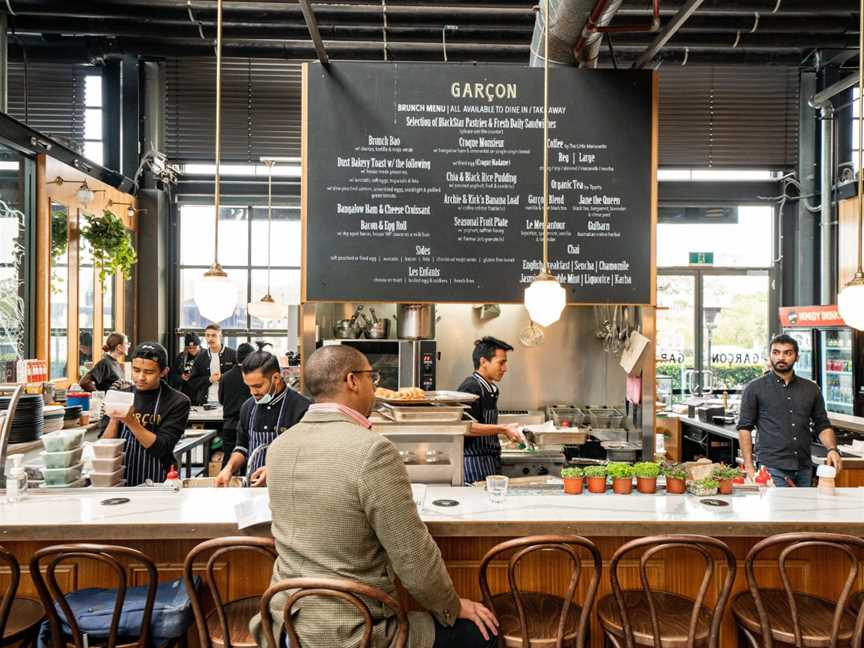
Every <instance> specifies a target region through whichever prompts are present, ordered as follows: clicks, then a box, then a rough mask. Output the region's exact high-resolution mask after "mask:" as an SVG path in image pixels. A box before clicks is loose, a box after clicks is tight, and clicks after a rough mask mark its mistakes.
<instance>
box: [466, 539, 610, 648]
mask: <svg viewBox="0 0 864 648" xmlns="http://www.w3.org/2000/svg"><path fill="white" fill-rule="evenodd" d="M580 549H581V550H583V551H582V552H580ZM511 552H512V553H511ZM535 552H544V553H545V552H555V553H559V552H560V553H563V554H564V555H565V556H567V557H569V558H570V560H571V571H570V583H569V585H568V587H567V594H566V595H565V596H564V598H561V597H560V596H556V595H554V594H546V593H543V592H522V591H520V590H519V586H518V584H517V582H516V581H517V579H516V576H517V570H518V567H519V563H520V562H521V561H522V560H523V559H524V558H525V557H526V556H528V555H530V554H533V553H535ZM585 552H587V553H588V554H589V555H590V558H591V560H592V562H593V563H594V574H593V576H592V577H591V581H590V583H589V585H588V592H587V594H586V596H585V600H584V602H583V603H582V605H581V606H580V605H577V604H576V603H575V602H574V601H573V597H574V595H575V594H576V588H577V587H578V585H579V580H580V578H581V575H582V562H583V555H584V553H585ZM503 553H511V555H510V557H509V559H508V562H507V582H508V583H509V585H510V591H509V592H503V593H501V594H496V595H495V596H493V595H492V593H491V591H490V590H489V581H488V578H487V571H488V568H489V563H491V562H492V560H494V559H495V558H496V557H498V556H500V555H501V554H503ZM602 570H603V561H602V558H601V557H600V551H599V550H598V549H597V547H596V545H595V544H594V543H593V542H591V541H590V540H588V539H587V538H583V537H581V536H573V535H538V536H528V537H525V538H517V539H515V540H508V541H507V542H502V543H501V544H499V545H496V546H495V547H492V549H490V550H489V552H488V553H487V554H486V555H485V556H484V557H483V560H482V562H481V563H480V591H481V592H482V593H483V602H484V603H485V604H486V607H488V608H489V609H490V610H491V611H492V612H493V613H494V614H495V616H496V617H497V618H498V623H499V644H501V645H503V646H513V647H519V648H522V647H524V648H529V647H530V648H547V647H548V648H552V647H553V646H554V647H555V648H562V646H575V647H576V648H582V646H584V645H585V642H586V639H587V635H588V631H589V621H590V614H591V608H592V607H593V606H594V599H595V597H596V596H597V588H598V586H599V584H600V574H601V572H602Z"/></svg>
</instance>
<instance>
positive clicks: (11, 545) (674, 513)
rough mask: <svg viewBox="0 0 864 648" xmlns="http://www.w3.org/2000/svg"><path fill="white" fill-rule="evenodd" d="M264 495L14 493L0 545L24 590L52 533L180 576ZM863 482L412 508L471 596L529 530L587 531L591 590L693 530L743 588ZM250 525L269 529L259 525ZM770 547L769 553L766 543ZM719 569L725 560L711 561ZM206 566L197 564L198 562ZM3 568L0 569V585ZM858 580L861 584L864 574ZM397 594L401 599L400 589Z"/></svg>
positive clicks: (808, 577)
mask: <svg viewBox="0 0 864 648" xmlns="http://www.w3.org/2000/svg"><path fill="white" fill-rule="evenodd" d="M118 495H119V496H123V497H129V498H130V502H129V503H128V504H124V505H121V506H104V505H102V504H101V503H100V502H101V501H102V500H104V499H105V498H107V497H111V496H118ZM260 497H266V492H265V491H264V490H263V489H261V490H259V489H220V490H216V489H189V490H186V491H182V492H180V493H171V492H166V491H161V490H154V491H150V492H142V491H141V489H112V491H106V490H102V491H99V492H96V491H91V492H87V491H82V492H81V493H80V494H77V493H76V494H74V495H71V496H70V494H69V493H68V491H67V492H65V493H63V494H56V495H55V494H47V495H46V494H41V493H40V494H35V495H32V496H31V497H29V498H28V499H27V500H25V501H23V502H19V503H17V504H5V503H4V504H0V519H2V521H3V524H2V529H0V544H2V545H3V546H4V547H6V548H7V549H9V550H10V551H12V553H13V554H15V555H16V556H17V558H18V559H19V561H21V562H22V565H23V566H24V574H23V576H22V584H21V590H20V591H21V593H22V594H24V595H30V596H35V589H34V587H33V584H32V581H31V580H30V578H29V575H28V573H27V569H26V565H27V563H28V562H29V559H30V556H32V554H33V552H35V551H36V550H37V549H38V548H40V547H44V546H47V545H49V544H55V543H61V542H81V541H88V542H104V543H114V544H121V545H125V546H129V547H133V548H136V549H140V550H141V551H143V552H144V553H146V554H148V555H149V556H150V557H151V558H152V559H153V560H154V561H155V562H156V564H157V566H158V569H159V572H160V578H161V579H164V580H168V579H173V578H179V577H180V576H181V575H182V567H183V560H184V557H185V555H186V554H187V553H188V551H189V550H190V549H192V547H194V546H195V545H196V544H197V543H198V542H200V541H202V540H203V539H206V538H214V537H224V536H229V535H243V534H244V532H240V531H238V530H237V526H236V522H235V518H234V506H235V504H237V503H238V502H241V501H243V500H245V499H248V498H260ZM862 497H864V491H861V490H860V489H852V488H850V489H838V490H837V493H836V495H834V496H825V495H820V494H819V493H817V492H816V490H815V489H806V490H804V489H798V490H796V489H771V490H769V491H767V492H765V493H762V494H758V493H748V494H736V495H735V496H733V497H728V498H721V499H726V500H727V501H729V502H730V506H728V507H724V508H711V507H708V506H706V505H704V504H702V503H700V501H699V499H698V498H695V497H693V496H689V495H657V496H651V495H638V494H633V495H629V496H615V495H611V494H607V495H587V494H586V495H579V496H563V495H512V496H508V498H507V501H506V502H505V503H504V504H502V505H493V504H491V503H490V502H489V501H488V499H487V497H486V494H485V493H484V492H483V491H481V490H476V489H470V488H453V487H447V486H440V487H439V486H434V487H429V488H428V489H427V492H426V496H425V500H424V505H423V507H422V509H421V517H422V518H423V520H424V521H425V522H426V524H427V526H428V527H429V530H430V532H431V533H432V535H433V536H434V537H435V539H436V541H437V542H438V545H439V547H440V548H441V552H442V554H443V556H444V560H445V562H446V563H447V567H448V570H449V572H450V574H451V576H452V578H453V582H454V583H455V585H456V589H457V590H458V592H459V594H460V595H461V596H467V597H470V598H474V599H479V597H480V591H479V586H478V573H479V566H480V561H481V560H482V558H483V555H484V554H485V553H486V552H487V551H488V550H489V549H490V548H491V547H493V546H494V545H495V544H497V543H499V542H502V541H504V540H506V539H509V538H513V537H521V536H525V535H530V534H537V533H572V534H581V535H584V536H587V537H589V538H591V539H592V540H593V541H594V542H595V543H596V544H597V545H598V547H599V548H600V551H601V553H602V555H603V560H604V574H603V577H602V581H601V589H600V596H603V595H605V594H607V593H609V592H610V586H609V574H608V568H609V561H610V559H611V557H612V554H613V553H614V552H615V550H616V549H617V548H618V547H620V546H621V545H622V544H624V543H625V542H627V541H628V540H630V539H632V538H634V537H640V536H646V535H653V534H660V533H700V534H705V535H710V536H714V537H719V538H722V539H723V540H724V541H725V542H727V543H728V544H729V546H730V547H731V548H732V550H733V552H734V553H735V555H736V557H737V558H738V574H737V580H736V583H735V591H736V592H738V591H742V590H744V589H746V581H745V576H744V557H745V556H746V554H747V551H748V550H749V548H750V547H752V546H753V545H754V544H755V543H756V542H758V541H759V540H761V539H762V538H764V537H766V536H768V535H772V534H775V533H782V532H787V531H833V532H842V533H849V534H853V535H858V536H862V535H864V506H862ZM441 499H456V500H458V501H459V502H460V504H459V506H457V507H454V508H441V507H439V506H436V505H435V504H433V502H435V501H436V500H441ZM249 532H250V534H254V535H267V534H268V533H269V528H268V526H267V525H261V526H258V527H254V528H253V529H251V530H249ZM769 556H770V554H769ZM843 560H844V559H842V558H840V557H838V556H827V555H825V554H824V553H820V552H819V551H818V550H817V551H812V552H810V553H801V554H799V555H797V556H796V557H795V558H794V560H792V561H791V563H790V565H791V566H790V574H791V577H792V580H793V585H794V586H795V587H797V588H800V589H803V590H806V591H810V592H816V593H819V594H820V595H821V596H826V597H829V598H830V597H837V596H838V595H839V593H840V591H841V589H842V583H843V580H844V578H845V576H846V571H845V565H844V564H843V562H842V561H843ZM717 567H718V572H717V573H718V576H719V578H720V579H722V578H723V576H724V575H725V565H720V564H718V565H717ZM585 569H586V571H585V573H584V576H583V578H584V581H583V582H582V583H581V586H580V591H579V594H578V595H577V599H578V598H580V597H582V596H584V593H585V589H586V588H587V585H588V580H589V578H590V567H586V568H585ZM701 569H702V567H701V559H700V558H698V557H696V556H689V555H682V553H681V552H680V551H678V552H673V553H668V554H666V555H662V554H661V555H658V556H656V557H655V558H653V559H652V560H651V561H650V562H649V566H648V573H649V578H650V579H651V581H652V583H654V584H655V585H656V587H657V588H658V589H668V590H672V591H679V592H682V593H687V594H690V595H693V594H695V592H696V591H697V589H698V585H699V581H700V578H701V575H702V571H701ZM201 572H203V564H202V565H200V569H199V573H201ZM757 573H758V574H759V576H760V579H761V580H762V582H763V583H764V584H765V585H766V586H770V587H778V586H780V581H779V575H778V573H777V571H776V567H774V564H773V563H771V562H770V561H760V563H759V564H758V565H757ZM216 575H217V580H218V581H219V586H220V591H221V592H222V593H223V596H226V597H227V598H237V597H241V596H251V595H254V594H260V592H261V591H263V589H264V588H265V587H266V586H267V584H268V582H269V578H270V566H269V565H268V564H266V562H263V561H262V560H261V559H259V557H258V556H248V557H242V556H241V557H238V558H233V559H231V560H230V561H224V562H223V561H220V563H219V564H218V566H217V569H216ZM621 576H622V583H623V585H624V587H626V588H636V587H638V586H639V571H638V558H637V559H635V560H628V561H626V562H624V563H622V573H621ZM130 577H131V581H132V582H133V583H135V584H143V582H144V579H145V578H146V574H145V572H143V571H142V570H139V569H132V570H131V573H130ZM568 578H569V561H568V560H567V559H565V558H564V557H563V556H556V555H554V554H553V555H551V556H543V557H540V558H537V559H533V560H532V559H530V558H529V559H526V562H525V564H524V566H523V568H522V570H521V576H520V583H522V585H523V587H524V589H525V590H538V591H550V592H557V593H559V594H563V593H564V592H565V591H566V588H567V581H568ZM6 579H8V570H4V571H2V572H0V584H4V585H5V582H6ZM59 580H60V585H61V587H63V588H64V590H71V589H77V588H83V587H94V586H105V585H106V584H108V583H111V582H112V581H111V576H110V574H109V573H108V572H106V571H104V570H103V569H102V567H101V566H96V565H94V564H90V563H86V564H78V563H75V562H70V563H66V564H64V565H63V566H62V567H61V570H60V572H59ZM490 582H491V585H492V588H493V591H501V590H503V589H504V588H505V585H506V563H505V562H502V561H497V562H495V563H493V564H492V566H491V571H490ZM719 589H720V582H715V585H714V587H713V588H712V590H711V591H710V592H709V596H708V602H707V604H708V605H713V604H714V602H715V601H716V597H717V594H718V591H719ZM856 589H864V574H861V575H859V582H858V583H857V584H856ZM405 602H406V603H408V604H409V605H410V604H411V603H410V601H408V598H407V596H405ZM591 636H592V640H591V641H592V643H591V645H592V648H600V646H602V634H601V632H600V628H599V626H598V625H597V624H596V620H595V622H594V626H593V627H592V633H591ZM735 645H736V642H735V629H734V622H733V621H732V617H731V614H729V613H727V617H726V620H725V624H724V634H723V642H722V646H723V647H724V648H732V647H733V646H735Z"/></svg>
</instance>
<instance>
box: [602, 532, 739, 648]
mask: <svg viewBox="0 0 864 648" xmlns="http://www.w3.org/2000/svg"><path fill="white" fill-rule="evenodd" d="M640 549H644V550H645V551H644V552H643V553H642V556H641V558H640V559H639V576H640V580H641V582H642V589H641V590H622V589H621V583H620V581H619V579H618V565H619V563H620V562H621V560H622V559H623V558H624V557H625V556H626V555H627V554H629V553H630V552H633V551H637V550H640ZM668 550H681V551H686V552H690V553H696V554H697V555H699V556H700V557H701V558H702V559H703V561H704V565H705V567H704V572H703V576H702V582H701V584H700V585H699V592H698V594H697V595H696V599H695V600H694V599H691V598H688V597H685V596H682V595H680V594H675V593H673V592H658V591H653V590H652V589H651V585H650V583H649V582H648V572H647V565H648V561H649V560H650V559H651V558H652V557H653V556H655V555H656V554H658V553H660V552H663V551H668ZM712 551H713V552H714V553H719V554H721V555H722V556H723V558H725V560H726V569H727V572H726V578H725V579H724V580H723V587H722V589H721V591H720V596H719V597H718V599H717V605H716V606H715V607H714V611H713V613H712V611H711V610H709V609H708V608H706V607H705V606H704V605H703V604H704V602H705V595H706V593H707V592H708V587H709V586H710V584H711V581H712V580H714V555H713V553H712ZM735 564H736V562H735V555H734V554H733V553H732V551H731V550H730V549H729V547H727V546H726V544H725V543H723V542H721V541H720V540H717V539H716V538H709V537H707V536H700V535H660V536H649V537H646V538H637V539H636V540H632V541H631V542H628V543H627V544H625V545H623V546H622V547H620V548H619V549H618V551H616V552H615V554H614V555H613V556H612V562H611V564H610V566H609V569H610V572H611V580H612V594H610V595H608V596H604V597H603V598H602V599H600V602H599V603H598V604H597V615H598V617H599V619H600V624H601V625H602V626H603V630H604V632H605V633H606V637H607V639H608V640H609V641H610V642H611V643H612V645H614V646H615V647H616V648H620V647H621V646H627V648H632V647H633V646H652V647H653V648H660V647H661V646H662V647H663V648H694V647H695V646H706V647H707V648H715V647H716V646H717V645H718V642H719V640H720V623H721V621H722V619H723V612H724V611H725V610H726V604H727V603H728V601H729V596H730V594H731V593H732V585H733V584H734V582H735Z"/></svg>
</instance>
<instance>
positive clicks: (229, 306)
mask: <svg viewBox="0 0 864 648" xmlns="http://www.w3.org/2000/svg"><path fill="white" fill-rule="evenodd" d="M221 145H222V0H217V2H216V168H215V173H214V187H215V190H214V203H215V212H216V229H215V236H214V247H213V265H211V266H210V269H209V270H208V271H207V272H205V273H204V276H203V277H201V278H200V279H199V280H198V281H197V282H196V284H195V295H194V298H195V305H196V306H197V307H198V311H199V312H200V313H201V316H202V317H205V318H207V319H208V320H210V321H211V322H221V321H223V320H226V319H228V318H229V317H231V315H233V314H234V308H235V307H236V305H237V286H236V285H235V284H234V282H233V281H231V279H229V278H228V275H227V274H226V273H225V271H224V270H223V269H222V266H221V265H219V158H220V157H221V154H222V146H221Z"/></svg>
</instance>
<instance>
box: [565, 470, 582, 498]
mask: <svg viewBox="0 0 864 648" xmlns="http://www.w3.org/2000/svg"><path fill="white" fill-rule="evenodd" d="M584 477H585V471H584V470H582V469H581V468H564V469H562V470H561V479H563V480H564V492H565V493H567V494H569V495H581V494H582V486H583V485H584V484H585V480H584Z"/></svg>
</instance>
